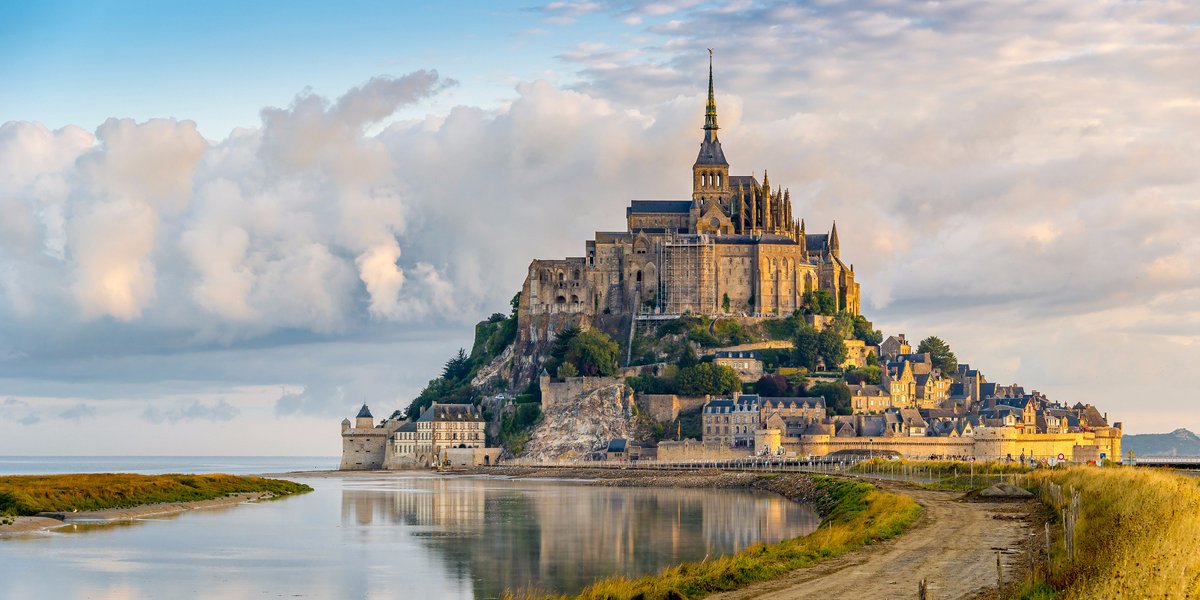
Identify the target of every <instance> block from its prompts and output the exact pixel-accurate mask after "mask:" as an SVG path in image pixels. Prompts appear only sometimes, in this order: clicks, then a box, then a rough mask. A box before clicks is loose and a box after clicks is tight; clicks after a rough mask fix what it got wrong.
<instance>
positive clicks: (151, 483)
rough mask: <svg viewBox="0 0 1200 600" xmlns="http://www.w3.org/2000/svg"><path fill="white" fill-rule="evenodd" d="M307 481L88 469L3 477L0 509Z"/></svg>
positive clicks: (182, 496) (107, 504) (169, 498)
mask: <svg viewBox="0 0 1200 600" xmlns="http://www.w3.org/2000/svg"><path fill="white" fill-rule="evenodd" d="M310 491H312V488H310V487H308V486H307V485H304V484H302V483H295V482H292V481H284V480H281V479H265V478H262V477H243V476H238V475H223V474H216V475H134V474H129V473H85V474H72V475H12V476H3V477H0V515H20V516H28V515H34V514H37V513H39V512H62V511H73V510H79V511H87V510H106V509H111V508H132V507H135V506H142V505H146V504H158V503H160V502H193V501H197V500H212V499H214V498H221V497H223V496H227V495H230V494H241V493H251V492H266V493H269V494H271V495H273V496H287V495H291V494H298V493H303V492H310Z"/></svg>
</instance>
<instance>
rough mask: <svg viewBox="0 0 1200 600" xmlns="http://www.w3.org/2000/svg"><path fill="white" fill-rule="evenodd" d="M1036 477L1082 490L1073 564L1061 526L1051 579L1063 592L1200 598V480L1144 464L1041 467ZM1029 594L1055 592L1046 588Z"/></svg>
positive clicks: (1059, 593)
mask: <svg viewBox="0 0 1200 600" xmlns="http://www.w3.org/2000/svg"><path fill="white" fill-rule="evenodd" d="M1031 481H1033V482H1036V483H1038V484H1042V485H1044V484H1045V482H1047V481H1053V482H1054V483H1057V484H1058V485H1060V486H1062V488H1063V490H1064V491H1065V490H1067V489H1069V488H1073V489H1075V490H1079V492H1080V495H1081V506H1080V516H1079V521H1078V524H1077V526H1076V530H1075V539H1076V552H1075V555H1076V560H1075V562H1074V563H1073V564H1072V563H1071V562H1070V561H1069V560H1068V559H1067V555H1066V552H1065V550H1064V549H1063V547H1062V534H1061V529H1060V530H1059V533H1058V535H1056V536H1055V537H1057V542H1056V543H1055V550H1054V551H1053V552H1052V564H1051V569H1050V571H1051V576H1050V578H1049V584H1050V587H1052V588H1053V589H1054V590H1055V591H1056V592H1057V594H1056V596H1057V597H1062V598H1086V599H1093V598H1095V599H1100V598H1198V597H1200V552H1197V548H1196V545H1197V544H1198V543H1200V482H1198V481H1197V480H1196V479H1194V478H1191V477H1186V476H1183V475H1178V474H1175V473H1171V472H1168V471H1161V470H1149V469H1143V468H1137V469H1134V468H1128V467H1127V468H1113V469H1098V468H1094V467H1091V468H1089V467H1077V468H1072V469H1068V470H1065V471H1052V472H1036V473H1034V474H1033V475H1031ZM1052 508H1054V509H1056V512H1057V509H1058V507H1052ZM1022 595H1023V596H1024V597H1049V596H1048V593H1047V590H1046V587H1045V586H1039V589H1037V590H1029V591H1025V592H1023V593H1022Z"/></svg>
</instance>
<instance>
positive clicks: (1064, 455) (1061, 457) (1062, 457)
mask: <svg viewBox="0 0 1200 600" xmlns="http://www.w3.org/2000/svg"><path fill="white" fill-rule="evenodd" d="M1058 460H1067V455H1066V454H1063V453H1062V452H1059V453H1058Z"/></svg>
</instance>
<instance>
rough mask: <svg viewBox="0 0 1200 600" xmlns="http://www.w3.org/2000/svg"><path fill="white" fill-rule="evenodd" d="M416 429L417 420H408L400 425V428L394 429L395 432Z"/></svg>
mask: <svg viewBox="0 0 1200 600" xmlns="http://www.w3.org/2000/svg"><path fill="white" fill-rule="evenodd" d="M416 430H417V422H416V421H409V422H407V423H405V424H403V425H401V426H400V428H399V429H397V430H396V433H400V432H409V431H416Z"/></svg>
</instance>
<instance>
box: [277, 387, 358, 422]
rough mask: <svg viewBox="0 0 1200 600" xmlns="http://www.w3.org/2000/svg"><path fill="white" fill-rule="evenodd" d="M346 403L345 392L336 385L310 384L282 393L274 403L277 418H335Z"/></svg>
mask: <svg viewBox="0 0 1200 600" xmlns="http://www.w3.org/2000/svg"><path fill="white" fill-rule="evenodd" d="M345 403H346V393H345V390H344V389H343V388H342V386H340V385H336V384H310V385H306V386H304V387H303V388H302V389H300V390H299V391H295V392H284V393H283V394H282V395H280V396H279V399H278V400H276V401H275V414H276V415H277V416H290V415H328V416H331V417H332V416H335V415H337V414H338V409H340V408H342V407H343V405H344V404H345Z"/></svg>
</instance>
